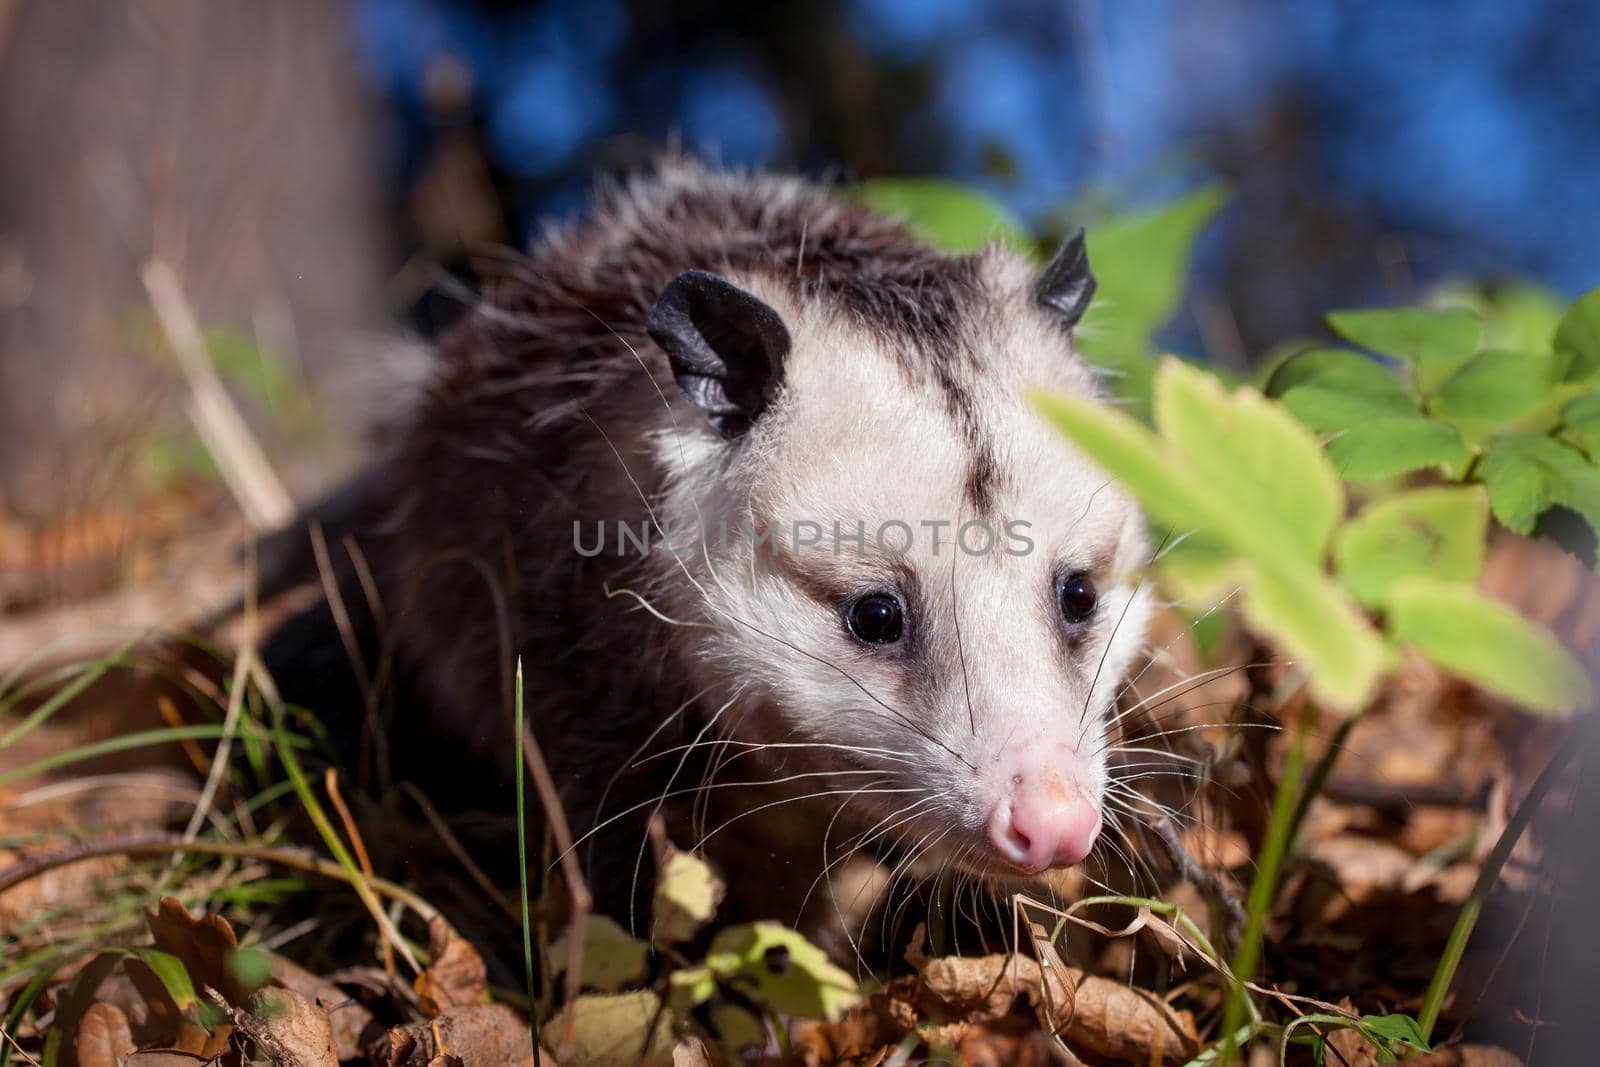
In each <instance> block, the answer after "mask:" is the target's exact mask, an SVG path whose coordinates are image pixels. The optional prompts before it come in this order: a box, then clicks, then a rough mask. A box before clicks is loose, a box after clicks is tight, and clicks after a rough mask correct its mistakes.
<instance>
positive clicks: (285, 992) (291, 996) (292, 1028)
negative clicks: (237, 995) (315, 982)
mask: <svg viewBox="0 0 1600 1067" xmlns="http://www.w3.org/2000/svg"><path fill="white" fill-rule="evenodd" d="M233 1018H234V1023H235V1025H236V1026H238V1027H239V1029H240V1030H241V1031H242V1032H243V1033H244V1034H245V1035H246V1036H248V1037H249V1038H250V1039H251V1040H253V1041H254V1042H255V1043H256V1044H257V1045H259V1046H260V1047H261V1050H262V1051H263V1052H265V1053H267V1054H268V1055H269V1056H270V1057H271V1058H272V1061H273V1062H274V1063H279V1064H284V1065H285V1067H338V1063H339V1057H338V1054H337V1053H336V1052H335V1050H334V1041H333V1027H332V1025H331V1024H330V1023H329V1022H328V1014H327V1012H325V1011H323V1010H322V1009H321V1008H319V1007H317V1006H316V1005H315V1004H313V1003H312V1002H311V1001H310V1000H309V999H308V998H306V997H303V996H301V995H300V994H299V993H296V992H295V991H294V990H292V989H283V988H278V987H272V986H269V987H268V988H266V989H263V990H261V991H260V992H259V993H257V994H256V995H255V996H253V997H251V998H250V1009H249V1010H248V1011H235V1012H234V1013H233Z"/></svg>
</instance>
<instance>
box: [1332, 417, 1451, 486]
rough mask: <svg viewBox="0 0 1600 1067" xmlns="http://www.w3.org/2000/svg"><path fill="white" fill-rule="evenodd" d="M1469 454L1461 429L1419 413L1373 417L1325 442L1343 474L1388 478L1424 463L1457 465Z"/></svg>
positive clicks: (1421, 465)
mask: <svg viewBox="0 0 1600 1067" xmlns="http://www.w3.org/2000/svg"><path fill="white" fill-rule="evenodd" d="M1470 457H1471V453H1470V452H1468V451H1467V445H1466V442H1465V441H1463V440H1462V439H1461V431H1460V430H1457V429H1456V428H1455V427H1454V426H1451V425H1450V424H1449V423H1447V422H1438V421H1436V420H1434V419H1427V418H1423V417H1422V416H1420V415H1402V416H1393V417H1386V418H1375V419H1372V420H1371V421H1369V422H1366V423H1363V424H1362V425H1360V426H1354V427H1352V428H1350V429H1349V430H1346V431H1344V432H1343V433H1341V434H1339V436H1337V437H1335V438H1333V439H1332V440H1331V441H1329V442H1328V460H1329V462H1331V463H1332V464H1333V467H1334V469H1335V470H1337V471H1338V472H1339V474H1340V476H1341V477H1345V478H1389V477H1393V476H1394V475H1397V474H1405V473H1407V472H1409V471H1414V470H1421V469H1422V468H1424V467H1445V468H1451V467H1459V466H1462V465H1463V464H1465V463H1466V461H1467V460H1468V459H1469V458H1470Z"/></svg>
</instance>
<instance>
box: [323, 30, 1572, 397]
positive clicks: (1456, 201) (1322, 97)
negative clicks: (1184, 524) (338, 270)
mask: <svg viewBox="0 0 1600 1067" xmlns="http://www.w3.org/2000/svg"><path fill="white" fill-rule="evenodd" d="M351 26H352V28H353V32H354V35H355V40H356V42H357V45H358V47H359V51H360V55H361V62H362V70H363V72H364V74H365V77H366V78H367V79H368V82H369V84H370V85H371V86H372V87H373V89H374V90H376V91H377V93H378V94H379V95H380V98H381V99H382V101H383V102H384V141H383V148H384V151H385V152H386V153H387V155H386V158H387V160H388V167H387V172H388V175H389V180H390V182H391V186H390V188H391V192H392V194H393V195H394V196H395V198H396V202H397V203H403V202H407V201H411V202H415V201H414V198H415V193H416V191H417V189H418V188H419V186H425V185H426V184H427V183H428V182H429V181H430V179H432V178H436V177H437V175H438V171H439V165H440V160H441V154H442V153H444V152H446V151H447V150H448V149H447V146H451V145H456V146H458V145H459V143H460V141H461V140H462V139H469V140H470V141H471V142H472V143H474V144H476V145H478V146H480V147H481V154H482V158H483V161H484V166H485V173H486V177H487V180H488V181H489V182H490V183H491V185H492V188H493V191H494V203H495V206H496V207H498V209H499V216H500V217H499V219H497V220H494V221H495V223H496V224H497V225H498V226H499V227H502V228H503V232H504V233H506V234H507V235H509V236H511V237H512V238H513V239H516V240H521V239H523V238H524V237H525V236H526V235H527V233H528V232H529V231H530V230H531V228H532V227H533V226H534V225H535V224H536V222H537V220H538V219H540V218H542V217H545V216H549V215H563V214H566V213H568V212H570V211H572V210H574V209H575V208H576V207H578V206H579V205H580V204H581V201H582V197H583V195H584V191H585V189H586V188H587V186H588V185H589V183H590V181H591V177H592V175H593V173H594V172H595V171H596V170H601V171H605V170H612V169H618V168H624V167H627V166H630V165H633V164H636V163H637V162H639V161H640V160H642V159H643V158H644V157H646V156H647V155H648V154H649V153H650V152H651V151H653V150H654V149H655V148H657V147H658V146H659V145H661V144H662V143H665V142H669V141H674V140H676V141H679V142H681V143H682V144H683V145H685V146H686V147H688V148H690V149H692V150H694V151H697V152H702V153H705V154H708V155H710V156H712V157H714V158H719V159H722V160H724V161H726V162H728V163H731V164H737V165H745V166H775V167H785V168H799V169H801V170H805V171H809V172H814V173H825V172H833V173H840V174H842V175H844V176H846V177H851V178H874V177H883V176H906V175H941V176H946V177H951V178H955V179H958V180H960V181H962V182H965V183H969V184H971V185H973V186H975V187H976V188H978V189H980V190H982V191H983V192H984V193H986V194H988V195H990V196H992V197H993V198H994V199H995V200H996V201H998V202H999V203H1000V204H1002V205H1004V206H1005V207H1006V208H1007V209H1008V210H1009V211H1010V212H1011V213H1012V214H1013V215H1015V216H1016V217H1018V218H1019V219H1021V220H1022V221H1023V222H1024V223H1025V224H1027V225H1029V226H1030V227H1033V228H1036V229H1042V230H1045V231H1049V230H1059V229H1060V228H1062V226H1063V225H1064V223H1065V221H1066V220H1069V219H1070V220H1074V221H1077V220H1082V221H1087V222H1092V221H1093V220H1094V219H1095V218H1097V217H1099V216H1100V215H1101V214H1103V213H1104V212H1105V211H1106V210H1107V209H1108V208H1119V209H1128V208H1138V207H1148V206H1152V205H1155V204H1158V203H1161V202H1164V201H1166V200H1168V199H1170V198H1172V197H1173V196H1175V195H1177V194H1179V193H1183V192H1188V191H1192V190H1193V189H1195V188H1198V187H1200V186H1203V185H1207V184H1210V183H1213V182H1216V181H1218V180H1222V181H1225V182H1226V183H1227V184H1228V185H1229V186H1230V187H1231V188H1232V189H1233V196H1232V198H1231V201H1230V203H1229V206H1228V207H1227V209H1226V210H1225V211H1224V212H1223V215H1222V218H1221V219H1220V220H1219V224H1218V225H1217V227H1216V228H1215V230H1214V231H1213V232H1211V233H1209V234H1208V235H1207V237H1206V240H1205V241H1204V242H1203V244H1202V245H1201V247H1200V250H1199V262H1198V267H1197V273H1196V276H1195V282H1194V286H1193V290H1192V295H1191V298H1190V300H1189V302H1188V304H1187V305H1186V308H1185V311H1184V313H1183V315H1182V316H1181V318H1180V319H1179V320H1178V321H1177V322H1176V323H1175V324H1174V326H1173V327H1172V333H1173V338H1174V343H1175V344H1177V345H1178V347H1180V348H1183V349H1186V350H1190V351H1196V350H1200V349H1204V350H1205V351H1207V352H1209V353H1210V354H1211V355H1212V356H1214V357H1216V358H1218V359H1222V360H1225V361H1228V362H1231V363H1233V364H1235V365H1239V366H1242V365H1243V364H1244V363H1245V362H1246V361H1247V360H1249V359H1250V358H1252V357H1253V356H1256V355H1258V354H1260V353H1261V352H1262V351H1264V350H1265V349H1267V348H1268V347H1269V346H1271V345H1272V344H1273V343H1274V342H1276V341H1278V340H1281V339H1282V338H1284V337H1286V336H1290V335H1295V334H1301V333H1307V332H1316V331H1317V330H1318V329H1319V326H1320V322H1321V316H1322V314H1323V312H1324V311H1325V310H1326V309H1328V308H1330V307H1344V306H1355V305H1361V304H1369V303H1396V302H1404V301H1408V300H1412V299H1415V298H1416V297H1417V296H1418V295H1419V294H1420V293H1421V292H1422V291H1424V290H1425V289H1426V288H1427V287H1428V286H1430V285H1431V284H1433V283H1435V282H1437V281H1439V280H1440V279H1443V278H1451V277H1472V278H1475V279H1486V280H1504V279H1509V278H1532V279H1537V280H1539V281H1541V282H1543V283H1544V284H1546V285H1548V286H1551V287H1553V288H1554V289H1556V290H1557V291H1559V292H1560V293H1561V294H1563V295H1565V296H1568V297H1571V296H1574V295H1576V294H1577V293H1578V292H1579V291H1581V290H1582V289H1585V288H1587V287H1588V286H1589V285H1591V284H1592V283H1593V281H1594V278H1593V276H1592V271H1593V258H1592V256H1593V252H1592V250H1593V249H1594V248H1596V247H1597V246H1600V198H1597V197H1595V196H1594V195H1593V182H1592V178H1591V177H1590V176H1591V175H1593V174H1594V173H1596V171H1597V169H1600V68H1597V67H1596V65H1595V64H1594V62H1593V52H1592V45H1593V44H1594V42H1595V41H1597V40H1600V8H1596V7H1595V6H1594V5H1592V4H1585V3H1582V2H1580V0H1529V2H1526V3H1519V4H1505V3H1502V2H1499V0H1461V2H1458V3H1451V4H1438V3H1432V2H1429V0H1386V2H1383V3H1376V2H1369V3H1360V2H1350V0H1296V2H1289V3H1276V4H1260V3H1251V2H1248V0H1205V2H1201V3H1194V2H1181V0H1122V2H1117V3H1105V2H1095V0H1074V2H1038V0H998V2H980V0H804V2H795V3H786V4H730V3H717V2H713V0H690V2H683V3H675V4H655V3H647V2H639V0H633V2H630V0H550V2H546V3H532V4H513V3H499V2H488V0H478V2H471V0H356V2H355V4H354V6H353V8H352V9H351ZM410 221H411V226H410V230H409V233H408V237H407V240H409V241H411V242H413V243H414V244H420V243H424V242H426V239H427V235H426V234H424V233H423V232H421V231H423V230H425V229H426V226H425V225H420V224H419V223H418V220H416V219H412V220H410ZM432 236H433V237H434V238H435V240H436V243H435V246H434V247H436V248H437V247H438V243H437V238H438V236H439V235H438V233H437V232H435V233H434V234H433V235H432ZM445 243H447V242H445Z"/></svg>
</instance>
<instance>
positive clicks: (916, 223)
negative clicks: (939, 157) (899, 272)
mask: <svg viewBox="0 0 1600 1067" xmlns="http://www.w3.org/2000/svg"><path fill="white" fill-rule="evenodd" d="M856 195H858V196H859V197H860V198H861V199H862V200H864V201H866V202H867V203H868V204H870V205H871V206H872V207H874V208H876V209H877V210H879V211H881V212H883V213H884V214H886V215H893V216H895V217H896V218H899V219H902V220H903V221H904V223H905V226H906V228H907V229H909V230H910V231H911V232H912V233H914V234H916V235H917V236H918V237H921V238H922V239H923V240H925V241H928V242H930V243H932V244H934V245H937V246H938V247H940V248H943V249H944V250H946V251H948V252H972V251H976V250H977V249H979V248H982V247H983V245H984V243H985V242H987V241H989V240H991V239H998V240H1001V241H1003V242H1005V243H1006V244H1007V245H1010V246H1011V247H1012V248H1014V249H1016V250H1017V251H1019V252H1022V253H1024V254H1025V255H1032V254H1033V253H1034V251H1035V248H1034V243H1033V241H1032V239H1031V238H1029V236H1028V234H1027V231H1026V230H1025V229H1024V228H1023V226H1022V224H1021V223H1019V222H1018V221H1017V220H1016V218H1015V217H1014V216H1012V215H1011V214H1010V213H1009V212H1008V211H1006V209H1005V208H1003V207H1001V206H1000V205H999V204H997V203H995V202H994V201H993V200H991V199H990V198H989V197H987V196H984V195H983V194H982V193H980V192H978V191H976V190H974V189H971V188H969V187H967V186H965V185H962V184H960V183H959V182H950V181H943V180H941V179H938V178H880V179H878V180H876V181H870V182H864V183H862V185H861V186H860V187H859V188H858V189H857V190H856Z"/></svg>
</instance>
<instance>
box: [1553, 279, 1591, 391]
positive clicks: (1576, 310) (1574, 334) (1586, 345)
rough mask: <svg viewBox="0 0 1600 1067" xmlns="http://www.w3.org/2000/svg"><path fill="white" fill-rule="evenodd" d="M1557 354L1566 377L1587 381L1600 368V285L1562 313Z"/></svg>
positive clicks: (1557, 333) (1557, 329) (1563, 376)
mask: <svg viewBox="0 0 1600 1067" xmlns="http://www.w3.org/2000/svg"><path fill="white" fill-rule="evenodd" d="M1555 355H1556V362H1557V369H1558V371H1559V372H1560V374H1561V379H1562V380H1563V381H1568V382H1581V381H1587V380H1588V379H1590V378H1592V377H1594V374H1595V371H1597V370H1600V288H1594V289H1590V290H1589V291H1588V292H1587V293H1584V294H1583V295H1582V296H1580V297H1579V298H1578V299H1577V300H1575V301H1573V304H1572V306H1571V307H1569V308H1568V309H1567V313H1566V314H1565V315H1563V316H1561V322H1560V323H1559V324H1558V325H1557V326H1556V339H1555Z"/></svg>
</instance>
